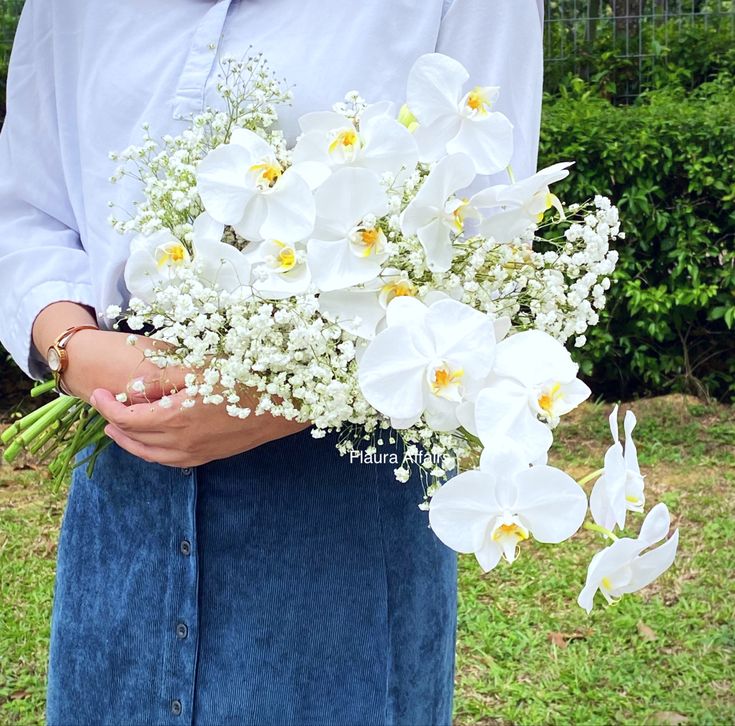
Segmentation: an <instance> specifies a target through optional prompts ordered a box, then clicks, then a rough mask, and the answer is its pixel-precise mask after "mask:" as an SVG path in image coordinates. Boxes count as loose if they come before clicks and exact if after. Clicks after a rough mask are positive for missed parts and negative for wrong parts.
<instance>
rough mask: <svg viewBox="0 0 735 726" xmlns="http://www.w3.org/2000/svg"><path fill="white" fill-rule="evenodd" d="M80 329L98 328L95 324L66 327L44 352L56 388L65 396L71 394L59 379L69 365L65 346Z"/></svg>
mask: <svg viewBox="0 0 735 726" xmlns="http://www.w3.org/2000/svg"><path fill="white" fill-rule="evenodd" d="M80 330H99V328H98V327H97V326H96V325H74V326H72V327H71V328H67V329H66V330H65V331H64V332H63V333H61V335H59V336H58V337H57V338H56V340H54V342H53V343H52V344H51V346H50V347H49V349H48V352H47V353H46V362H47V364H48V367H49V369H50V370H51V373H52V375H53V377H54V382H55V383H56V389H57V390H58V391H59V393H63V394H64V395H67V396H69V395H72V394H71V393H69V391H67V390H66V389H65V388H64V385H63V382H62V379H61V374H62V373H63V372H64V371H65V370H66V369H67V367H68V365H69V354H68V353H67V352H66V346H67V345H68V344H69V341H70V340H71V339H72V337H74V335H76V333H78V332H79V331H80Z"/></svg>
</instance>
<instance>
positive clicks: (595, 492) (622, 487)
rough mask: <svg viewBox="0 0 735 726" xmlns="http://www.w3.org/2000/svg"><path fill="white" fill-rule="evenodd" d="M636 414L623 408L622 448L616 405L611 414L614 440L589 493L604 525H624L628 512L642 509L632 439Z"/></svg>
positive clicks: (641, 483) (641, 486)
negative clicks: (623, 445) (602, 467)
mask: <svg viewBox="0 0 735 726" xmlns="http://www.w3.org/2000/svg"><path fill="white" fill-rule="evenodd" d="M635 425H636V417H635V414H634V413H633V412H632V411H626V413H625V419H624V421H623V428H624V430H625V451H623V447H622V446H621V444H620V441H619V437H618V407H617V406H615V408H614V409H613V412H612V413H611V414H610V432H611V433H612V437H613V441H614V442H615V443H614V444H613V445H612V446H611V447H610V448H609V449H608V450H607V452H606V453H605V469H604V473H603V474H602V476H601V477H600V478H599V479H598V480H597V482H595V486H594V487H593V488H592V493H591V494H590V511H591V512H592V518H593V519H594V520H595V522H597V524H599V525H600V526H602V527H605V529H610V530H611V529H613V528H614V527H615V526H616V525H617V526H618V527H620V529H623V527H625V517H626V514H627V512H629V511H630V512H638V513H642V512H643V505H644V504H645V501H646V498H645V494H644V488H645V483H644V481H643V476H642V475H641V470H640V467H639V466H638V452H637V451H636V448H635V444H634V443H633V429H634V428H635Z"/></svg>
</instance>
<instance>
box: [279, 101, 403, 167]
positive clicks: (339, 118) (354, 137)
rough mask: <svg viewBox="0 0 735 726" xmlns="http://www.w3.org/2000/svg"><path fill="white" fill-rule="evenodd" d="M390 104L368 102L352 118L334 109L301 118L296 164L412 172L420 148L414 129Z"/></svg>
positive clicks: (295, 154)
mask: <svg viewBox="0 0 735 726" xmlns="http://www.w3.org/2000/svg"><path fill="white" fill-rule="evenodd" d="M390 109H391V104H389V103H385V104H383V103H381V104H375V105H373V106H368V107H367V108H366V109H365V110H364V111H363V112H362V113H361V114H360V117H359V121H357V122H355V121H352V120H350V119H348V118H346V117H345V116H343V115H342V114H340V113H336V112H334V111H315V112H313V113H308V114H306V115H305V116H302V117H301V118H300V119H299V125H300V126H301V131H302V132H303V134H302V136H301V137H300V139H299V140H298V142H297V144H296V146H295V147H294V150H293V160H294V163H295V164H299V163H307V162H318V163H321V164H324V165H326V166H328V167H329V168H331V169H337V168H339V167H341V166H358V167H363V168H365V169H369V170H370V171H372V172H375V173H376V174H378V175H382V174H384V173H386V172H387V173H390V174H392V175H394V176H397V175H398V174H399V173H400V172H401V171H408V172H411V171H413V169H414V168H415V167H416V164H417V162H418V149H417V148H416V142H415V140H414V138H413V136H412V135H411V133H410V132H409V131H408V129H406V127H405V126H403V124H401V123H399V122H398V121H397V120H396V119H395V118H393V117H392V116H390V115H389V111H390Z"/></svg>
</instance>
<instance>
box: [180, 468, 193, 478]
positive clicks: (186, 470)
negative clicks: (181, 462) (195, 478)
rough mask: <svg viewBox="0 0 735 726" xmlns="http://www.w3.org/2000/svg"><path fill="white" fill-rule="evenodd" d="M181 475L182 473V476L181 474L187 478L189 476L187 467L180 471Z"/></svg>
mask: <svg viewBox="0 0 735 726" xmlns="http://www.w3.org/2000/svg"><path fill="white" fill-rule="evenodd" d="M181 473H182V474H183V475H184V476H189V475H190V474H191V469H190V468H189V467H188V466H187V467H186V468H185V469H182V470H181Z"/></svg>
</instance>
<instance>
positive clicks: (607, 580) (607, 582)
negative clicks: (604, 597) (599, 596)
mask: <svg viewBox="0 0 735 726" xmlns="http://www.w3.org/2000/svg"><path fill="white" fill-rule="evenodd" d="M601 584H602V586H603V587H604V588H605V590H612V589H613V584H612V580H610V578H609V577H603V578H602V582H601Z"/></svg>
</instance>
